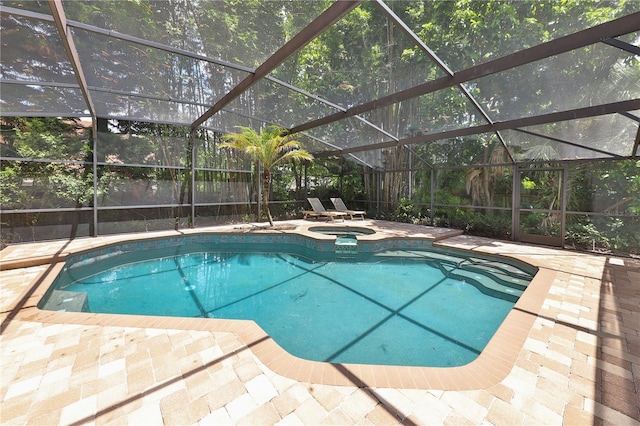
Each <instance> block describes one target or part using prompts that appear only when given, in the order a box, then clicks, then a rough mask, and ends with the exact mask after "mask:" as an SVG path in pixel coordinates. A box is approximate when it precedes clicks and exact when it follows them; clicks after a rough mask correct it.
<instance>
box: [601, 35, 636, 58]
mask: <svg viewBox="0 0 640 426" xmlns="http://www.w3.org/2000/svg"><path fill="white" fill-rule="evenodd" d="M602 42H603V43H606V44H608V45H609V46H613V47H617V48H618V49H622V50H626V51H627V52H629V53H633V54H634V55H640V47H638V46H635V45H633V44H631V43H627V42H626V41H622V40H619V39H617V38H609V39H607V40H602Z"/></svg>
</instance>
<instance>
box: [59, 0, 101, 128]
mask: <svg viewBox="0 0 640 426" xmlns="http://www.w3.org/2000/svg"><path fill="white" fill-rule="evenodd" d="M48 1H49V7H50V8H51V14H52V15H53V21H54V23H55V25H56V28H57V29H58V33H59V34H60V38H61V39H62V44H63V45H64V50H65V51H66V52H67V57H68V58H69V61H70V62H71V66H72V67H73V72H74V73H75V75H76V79H77V80H78V85H79V86H80V91H81V92H82V96H83V97H84V100H85V102H86V104H87V108H88V109H89V114H91V117H94V118H95V116H96V113H95V111H96V109H95V107H94V105H93V101H92V100H91V94H90V93H89V87H88V86H87V79H86V77H85V75H84V71H83V70H82V65H81V64H80V57H79V56H78V50H77V49H76V45H75V43H74V42H73V37H72V36H71V31H69V26H68V24H67V16H66V15H65V13H64V8H63V6H62V0H48Z"/></svg>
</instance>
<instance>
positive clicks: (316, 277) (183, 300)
mask: <svg viewBox="0 0 640 426" xmlns="http://www.w3.org/2000/svg"><path fill="white" fill-rule="evenodd" d="M378 248H379V247H378ZM96 259H97V260H96ZM465 265H466V266H465ZM472 266H473V267H472ZM530 279H531V273H530V271H525V270H521V269H518V268H516V267H514V266H512V265H507V264H504V265H501V264H498V263H496V261H495V259H494V260H492V259H480V258H477V257H476V258H473V259H467V258H463V257H460V254H455V255H453V254H451V253H448V252H440V251H437V250H434V249H432V248H420V247H418V248H402V249H397V248H394V249H383V250H378V251H375V252H366V251H365V252H361V253H358V254H356V255H353V256H351V257H349V258H342V257H338V256H336V255H335V254H334V253H333V252H331V246H326V247H323V250H320V251H317V250H312V249H309V248H308V247H303V246H298V245H295V244H293V245H292V244H288V243H275V242H272V241H263V242H259V243H256V242H255V241H254V242H253V243H251V244H242V243H238V242H233V243H230V244H220V243H217V244H201V243H193V242H189V241H186V242H182V243H179V244H178V245H168V247H161V248H150V249H143V250H128V251H127V250H124V251H123V250H120V249H118V248H111V249H109V250H107V251H103V252H102V253H101V254H99V255H97V256H93V257H92V256H90V255H89V256H85V257H84V258H82V259H80V260H78V261H76V262H75V263H74V262H68V265H67V266H66V267H65V270H64V271H63V273H62V274H61V275H60V276H59V277H58V278H57V280H56V282H55V283H54V285H53V286H52V288H51V289H50V290H49V292H48V294H47V297H46V298H45V299H43V302H41V304H40V306H41V308H43V309H56V310H84V311H90V312H101V313H120V314H138V315H164V316H182V317H206V318H228V319H250V320H254V321H256V322H257V323H258V324H259V325H260V326H261V327H262V328H263V329H264V330H265V331H266V332H267V333H268V334H269V335H270V336H271V337H272V338H273V339H274V340H275V341H276V342H277V343H278V344H279V345H280V346H282V347H283V348H284V349H285V350H287V351H288V352H289V353H291V354H293V355H296V356H299V357H301V358H305V359H309V360H316V361H330V362H340V363H361V364H386V365H411V366H458V365H464V364H466V363H468V362H471V361H473V360H474V359H475V358H476V357H477V356H478V355H479V354H480V352H481V351H482V350H483V348H484V347H485V345H486V344H487V342H488V341H489V340H490V338H491V337H492V336H493V334H494V333H495V331H496V330H497V328H498V327H499V326H500V324H501V323H502V321H503V320H504V318H505V317H506V315H507V313H508V312H509V311H510V309H511V308H512V307H513V305H514V303H515V301H516V300H517V298H518V296H519V295H520V294H521V293H522V291H523V290H524V288H525V287H526V284H527V283H528V281H529V280H530ZM76 296H80V297H76ZM78 299H81V302H79V303H78Z"/></svg>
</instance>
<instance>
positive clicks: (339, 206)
mask: <svg viewBox="0 0 640 426" xmlns="http://www.w3.org/2000/svg"><path fill="white" fill-rule="evenodd" d="M331 202H332V203H333V206H334V207H335V208H336V211H339V212H345V213H346V214H348V215H349V217H350V218H351V220H353V217H354V216H360V218H361V219H362V220H364V215H365V214H366V213H367V212H365V211H364V210H350V209H348V208H347V206H346V205H345V204H344V201H342V198H332V199H331Z"/></svg>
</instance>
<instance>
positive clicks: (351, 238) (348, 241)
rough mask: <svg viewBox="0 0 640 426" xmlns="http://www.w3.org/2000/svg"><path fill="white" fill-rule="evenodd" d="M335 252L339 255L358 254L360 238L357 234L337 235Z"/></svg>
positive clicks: (349, 255)
mask: <svg viewBox="0 0 640 426" xmlns="http://www.w3.org/2000/svg"><path fill="white" fill-rule="evenodd" d="M335 252H336V256H338V257H351V256H356V255H357V254H358V239H357V238H356V236H355V235H341V236H338V237H336V242H335Z"/></svg>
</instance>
